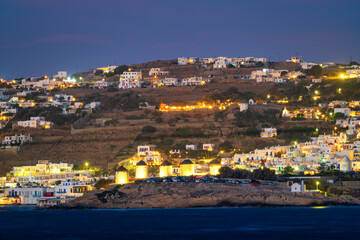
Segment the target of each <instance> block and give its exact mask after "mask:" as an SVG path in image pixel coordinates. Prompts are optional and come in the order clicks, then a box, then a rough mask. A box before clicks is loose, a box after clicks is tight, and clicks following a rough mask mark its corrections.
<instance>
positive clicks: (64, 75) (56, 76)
mask: <svg viewBox="0 0 360 240" xmlns="http://www.w3.org/2000/svg"><path fill="white" fill-rule="evenodd" d="M54 78H61V79H65V78H67V72H66V71H59V72H58V74H56V75H55V76H54Z"/></svg>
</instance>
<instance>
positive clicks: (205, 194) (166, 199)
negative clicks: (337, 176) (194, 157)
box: [63, 183, 360, 208]
mask: <svg viewBox="0 0 360 240" xmlns="http://www.w3.org/2000/svg"><path fill="white" fill-rule="evenodd" d="M331 204H333V205H348V204H354V205H358V204H360V201H359V200H356V199H351V198H348V197H324V196H323V195H321V194H318V193H291V192H290V191H289V189H288V188H287V187H280V186H251V185H249V184H247V185H228V184H222V183H132V184H127V185H124V186H122V187H114V188H112V189H109V190H96V191H93V192H89V193H87V194H85V195H84V196H83V197H80V198H77V199H75V200H73V201H71V202H69V203H67V204H66V205H64V206H63V207H65V208H189V207H214V206H314V205H331Z"/></svg>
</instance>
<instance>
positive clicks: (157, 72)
mask: <svg viewBox="0 0 360 240" xmlns="http://www.w3.org/2000/svg"><path fill="white" fill-rule="evenodd" d="M169 74H170V71H164V70H161V68H151V69H150V71H149V76H163V75H169Z"/></svg>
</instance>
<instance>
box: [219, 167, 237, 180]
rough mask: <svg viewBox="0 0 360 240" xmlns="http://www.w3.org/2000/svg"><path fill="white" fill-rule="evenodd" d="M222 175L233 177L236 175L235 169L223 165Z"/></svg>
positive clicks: (222, 176) (220, 171)
mask: <svg viewBox="0 0 360 240" xmlns="http://www.w3.org/2000/svg"><path fill="white" fill-rule="evenodd" d="M219 173H220V177H221V178H232V177H234V170H232V169H231V168H229V167H221V168H220V169H219Z"/></svg>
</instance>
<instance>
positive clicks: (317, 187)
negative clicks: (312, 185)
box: [316, 182, 320, 191]
mask: <svg viewBox="0 0 360 240" xmlns="http://www.w3.org/2000/svg"><path fill="white" fill-rule="evenodd" d="M319 184H320V183H319V182H316V191H319Z"/></svg>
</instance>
